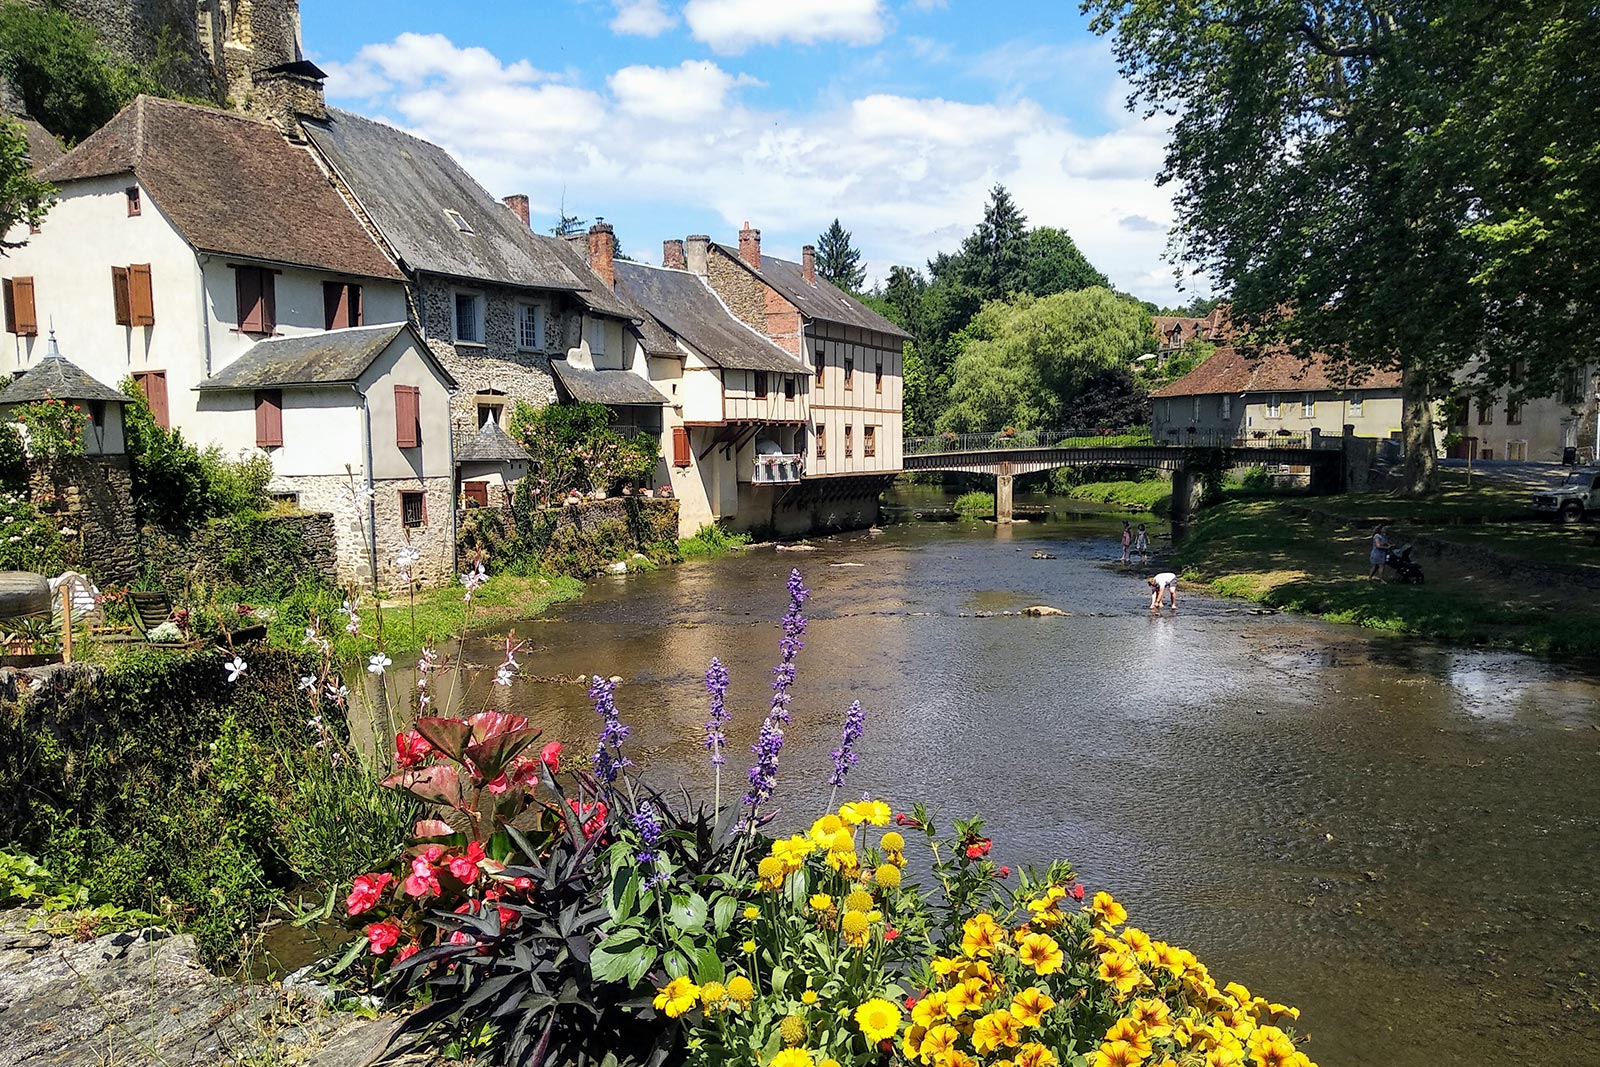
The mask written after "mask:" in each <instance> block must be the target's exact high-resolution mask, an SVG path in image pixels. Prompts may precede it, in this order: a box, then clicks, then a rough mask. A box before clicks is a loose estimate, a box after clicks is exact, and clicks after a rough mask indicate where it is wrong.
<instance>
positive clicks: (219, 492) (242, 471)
mask: <svg viewBox="0 0 1600 1067" xmlns="http://www.w3.org/2000/svg"><path fill="white" fill-rule="evenodd" d="M122 393H123V395H124V396H126V397H127V398H128V403H127V404H126V405H125V408H124V416H123V418H124V425H125V426H126V428H127V441H128V445H127V447H128V460H129V465H130V467H131V473H132V481H133V502H134V507H135V511H136V512H137V514H138V517H139V522H140V524H141V525H147V524H151V523H154V524H156V525H159V526H163V527H166V528H167V529H169V530H173V531H175V532H178V533H183V532H187V531H189V530H194V529H197V528H198V527H200V526H202V525H204V524H205V523H206V522H207V521H208V520H210V519H213V518H219V517H229V516H235V517H237V516H246V515H251V514H253V513H255V512H257V511H259V510H261V509H262V508H264V507H265V506H266V503H267V483H268V482H270V481H271V480H272V460H271V459H270V458H269V457H267V456H265V455H259V454H256V455H249V456H247V457H245V458H242V459H239V460H229V459H227V458H225V457H224V456H223V454H222V450H221V449H219V448H216V447H212V448H208V449H205V450H203V451H202V450H201V449H198V448H196V447H195V446H194V445H191V444H189V443H188V442H187V441H185V440H184V439H183V432H182V431H181V430H168V429H165V428H164V427H162V426H161V424H160V423H158V422H156V417H155V415H154V413H153V412H151V410H150V405H149V403H148V402H147V401H146V400H145V397H144V392H143V390H141V389H140V388H139V385H138V383H137V382H135V381H134V380H133V379H132V378H125V379H123V381H122Z"/></svg>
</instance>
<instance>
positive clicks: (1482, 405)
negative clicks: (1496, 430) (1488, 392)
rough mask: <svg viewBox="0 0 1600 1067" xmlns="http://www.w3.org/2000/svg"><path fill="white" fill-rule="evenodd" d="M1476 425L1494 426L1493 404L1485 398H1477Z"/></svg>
mask: <svg viewBox="0 0 1600 1067" xmlns="http://www.w3.org/2000/svg"><path fill="white" fill-rule="evenodd" d="M1478 425H1479V426H1493V425H1494V403H1493V401H1491V400H1490V399H1489V398H1488V397H1486V396H1480V397H1479V398H1478Z"/></svg>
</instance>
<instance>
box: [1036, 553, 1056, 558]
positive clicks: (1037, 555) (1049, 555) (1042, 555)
mask: <svg viewBox="0 0 1600 1067" xmlns="http://www.w3.org/2000/svg"><path fill="white" fill-rule="evenodd" d="M1033 558H1034V559H1055V558H1056V557H1055V555H1054V554H1053V553H1050V552H1035V553H1034V554H1033Z"/></svg>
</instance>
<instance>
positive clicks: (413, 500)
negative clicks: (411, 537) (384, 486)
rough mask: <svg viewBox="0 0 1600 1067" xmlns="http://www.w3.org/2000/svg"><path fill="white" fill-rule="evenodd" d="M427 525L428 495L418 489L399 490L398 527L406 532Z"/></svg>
mask: <svg viewBox="0 0 1600 1067" xmlns="http://www.w3.org/2000/svg"><path fill="white" fill-rule="evenodd" d="M427 524H428V494H426V493H424V492H422V491H421V490H420V489H402V490H400V525H401V526H404V527H405V528H406V529H408V530H415V529H416V528H417V527H418V526H426V525H427Z"/></svg>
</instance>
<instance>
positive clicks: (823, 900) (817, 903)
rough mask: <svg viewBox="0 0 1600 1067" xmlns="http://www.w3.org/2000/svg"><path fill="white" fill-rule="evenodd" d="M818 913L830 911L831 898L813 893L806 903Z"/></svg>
mask: <svg viewBox="0 0 1600 1067" xmlns="http://www.w3.org/2000/svg"><path fill="white" fill-rule="evenodd" d="M807 903H809V904H810V905H811V906H812V907H813V908H815V909H816V910H818V911H832V910H833V898H832V897H830V896H829V895H828V894H826V893H813V894H811V899H810V900H809V901H808V902H807Z"/></svg>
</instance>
